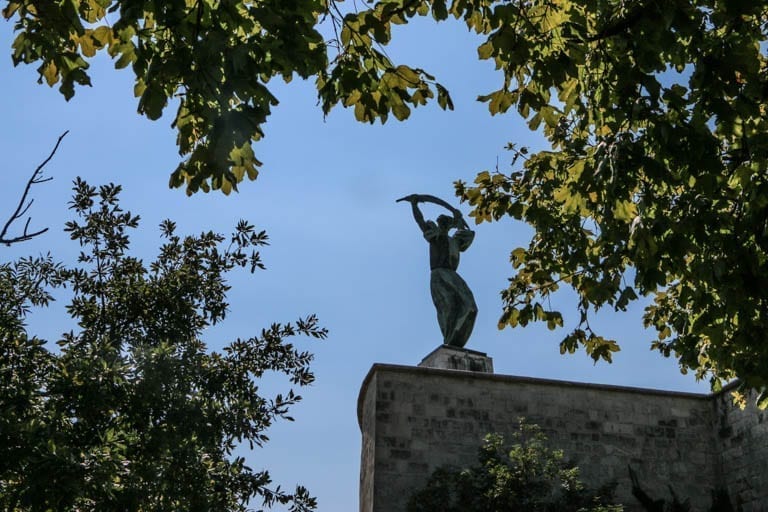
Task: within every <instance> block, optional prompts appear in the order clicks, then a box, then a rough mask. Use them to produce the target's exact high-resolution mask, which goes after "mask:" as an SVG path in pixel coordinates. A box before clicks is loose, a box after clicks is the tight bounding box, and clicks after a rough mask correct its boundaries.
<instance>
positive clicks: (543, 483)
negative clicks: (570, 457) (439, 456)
mask: <svg viewBox="0 0 768 512" xmlns="http://www.w3.org/2000/svg"><path fill="white" fill-rule="evenodd" d="M546 442H547V439H546V436H545V435H544V434H543V433H542V432H541V430H540V429H539V427H538V426H537V425H532V424H528V423H526V422H525V421H522V420H521V422H520V427H519V430H518V431H516V432H515V433H514V439H513V443H512V445H511V446H508V445H505V443H504V439H503V438H502V436H500V435H498V434H490V435H488V436H486V438H485V442H484V444H483V446H482V447H481V448H480V450H479V454H478V464H477V465H476V466H472V467H470V468H466V469H455V468H449V467H445V468H439V469H437V470H436V471H435V472H434V473H433V474H432V475H431V476H430V478H429V481H428V482H427V485H426V486H425V487H424V488H423V489H421V490H419V491H418V492H416V493H415V494H414V495H413V496H412V497H411V499H410V501H409V503H408V512H514V511H518V510H525V511H526V512H620V511H622V510H623V507H622V506H620V505H614V504H612V501H613V500H612V493H613V486H612V485H607V486H605V487H603V488H601V489H599V490H591V489H588V488H586V487H585V486H584V484H583V483H582V482H581V480H580V479H579V469H578V468H577V467H573V466H570V465H568V464H567V463H566V462H565V460H564V455H563V452H562V451H561V450H552V449H550V448H548V447H547V444H546Z"/></svg>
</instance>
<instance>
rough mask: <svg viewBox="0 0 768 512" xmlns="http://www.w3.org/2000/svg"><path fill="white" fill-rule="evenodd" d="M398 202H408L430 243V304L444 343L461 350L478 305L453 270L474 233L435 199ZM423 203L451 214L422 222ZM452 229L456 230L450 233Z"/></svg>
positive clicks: (417, 197)
mask: <svg viewBox="0 0 768 512" xmlns="http://www.w3.org/2000/svg"><path fill="white" fill-rule="evenodd" d="M399 201H409V202H410V203H411V207H412V210H413V217H414V219H416V223H417V224H418V225H419V227H420V228H421V231H422V233H423V234H424V238H425V239H426V240H427V242H429V266H430V269H431V276H430V290H431V292H432V302H433V303H434V304H435V308H436V309H437V322H438V324H439V325H440V331H441V332H442V333H443V343H444V344H446V345H451V346H454V347H463V346H464V345H465V344H466V343H467V340H468V339H469V336H470V334H472V328H473V327H474V325H475V318H476V317H477V305H476V304H475V298H474V296H473V295H472V291H471V290H470V289H469V286H467V283H466V282H464V280H463V279H462V278H461V276H459V274H458V273H457V272H456V270H457V269H458V267H459V254H460V253H461V252H463V251H465V250H467V248H469V246H470V245H471V244H472V241H473V240H474V238H475V233H474V232H473V231H472V230H470V229H469V226H467V223H466V222H465V221H464V219H463V217H462V216H461V212H459V210H457V209H456V208H453V207H451V206H450V205H449V204H448V203H446V202H445V201H442V200H440V199H438V198H435V197H433V196H426V195H416V194H413V195H410V196H406V197H404V198H402V199H400V200H399ZM422 201H430V202H434V203H437V204H440V205H442V206H445V207H446V208H448V209H449V210H451V211H452V212H453V214H454V215H453V217H449V216H447V215H440V216H439V217H438V218H437V222H434V221H425V220H424V217H423V215H422V213H421V211H420V210H419V207H418V203H419V202H422ZM454 228H455V229H456V231H455V233H453V234H451V233H450V231H451V230H452V229H454Z"/></svg>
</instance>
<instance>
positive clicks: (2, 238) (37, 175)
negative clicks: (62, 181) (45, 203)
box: [0, 130, 69, 245]
mask: <svg viewBox="0 0 768 512" xmlns="http://www.w3.org/2000/svg"><path fill="white" fill-rule="evenodd" d="M68 133H69V130H67V131H65V132H64V133H62V134H61V135H59V139H58V140H57V141H56V145H55V146H54V147H53V150H52V151H51V154H49V155H48V158H46V159H45V160H43V163H41V164H40V165H38V166H37V168H36V169H35V172H33V173H32V176H30V178H29V180H28V181H27V186H26V187H25V188H24V193H23V194H22V195H21V199H20V200H19V204H18V206H16V210H14V212H13V214H11V216H10V217H9V218H8V221H7V222H6V223H5V225H4V226H3V230H2V231H0V243H4V244H5V245H11V244H15V243H18V242H24V241H26V240H30V239H32V238H34V237H36V236H38V235H42V234H43V233H45V232H46V231H48V228H44V229H41V230H39V231H34V232H32V233H30V232H29V222H30V221H31V220H32V217H28V218H27V221H26V222H25V223H24V231H23V232H22V234H21V235H19V236H15V237H11V238H7V235H8V229H9V228H10V227H11V225H12V224H13V223H14V222H16V221H17V220H19V219H21V218H22V217H23V216H24V214H26V213H27V210H29V207H30V206H32V203H34V202H35V200H34V199H30V200H29V201H27V196H28V195H29V190H30V189H31V188H32V185H37V184H38V183H45V182H46V181H51V180H52V179H53V178H43V168H44V167H45V166H46V164H48V162H50V161H51V158H53V155H55V154H56V150H57V149H59V144H61V141H62V139H63V138H64V137H65V136H66V135H67V134H68Z"/></svg>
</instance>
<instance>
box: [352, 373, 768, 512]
mask: <svg viewBox="0 0 768 512" xmlns="http://www.w3.org/2000/svg"><path fill="white" fill-rule="evenodd" d="M720 414H721V412H720V410H719V409H717V408H716V407H715V406H714V405H713V400H712V398H711V397H709V396H707V395H697V394H688V393H674V392H663V391H655V390H646V389H635V388H626V387H617V386H602V385H591V384H581V383H573V382H563V381H553V380H543V379H530V378H521V377H512V376H503V375H493V374H487V373H477V372H466V371H456V370H444V369H436V368H422V367H409V366H395V365H383V364H376V365H374V366H373V368H371V371H370V372H369V374H368V376H367V377H366V379H365V381H364V383H363V387H362V389H361V393H360V398H359V401H358V419H359V422H360V427H361V431H362V434H363V450H362V458H361V482H360V510H361V512H402V511H404V510H405V506H406V503H407V500H408V497H409V496H410V495H411V494H412V493H413V492H414V491H415V490H416V489H419V488H421V487H422V486H423V485H424V484H425V483H426V481H427V478H428V477H429V475H430V474H431V473H432V471H434V470H435V469H436V468H437V467H439V466H441V465H446V464H452V465H457V466H466V465H469V464H473V463H474V462H475V461H476V456H477V449H478V447H479V446H480V444H481V443H482V439H483V437H484V436H485V435H486V434H488V433H490V432H498V433H501V434H503V435H505V437H506V438H507V439H511V433H512V432H513V431H514V430H515V429H516V426H517V424H518V419H519V418H520V417H525V418H526V419H527V420H528V421H530V422H532V423H536V424H538V425H539V426H540V427H542V429H543V430H544V432H545V434H546V435H547V436H548V438H549V439H550V442H551V443H552V446H553V447H556V448H560V449H563V450H564V451H565V454H566V457H567V458H570V459H573V460H574V461H575V462H577V463H578V464H579V466H580V468H581V469H582V477H583V479H584V481H586V482H589V483H590V485H592V486H598V485H600V484H602V483H606V482H608V481H616V482H617V483H618V487H617V498H618V499H619V500H620V501H621V502H623V503H624V504H626V505H627V510H628V511H633V510H637V508H636V506H635V505H634V503H635V500H634V498H632V497H631V484H630V480H629V474H628V470H627V466H628V465H630V466H631V467H632V468H633V469H634V470H635V472H636V473H637V475H638V477H639V479H640V482H641V483H642V485H643V487H644V488H645V489H646V490H649V491H653V492H654V493H655V494H656V497H660V496H662V495H664V496H666V497H668V494H667V492H666V490H667V485H668V484H672V485H673V487H674V489H675V491H676V492H677V493H678V494H679V495H681V496H690V497H691V500H692V505H693V506H694V508H695V509H704V508H705V507H707V506H708V505H709V496H708V494H706V493H702V490H706V489H709V488H712V487H714V486H715V485H716V483H717V482H716V477H717V476H718V475H719V473H718V471H719V469H718V468H720V467H721V465H722V461H723V458H722V456H721V454H720V450H719V445H718V443H719V442H720V440H721V438H720V437H719V435H720V434H719V433H718V432H719V431H718V430H717V429H716V428H715V427H716V425H718V422H719V421H720ZM727 414H728V415H729V416H728V417H729V418H733V419H734V421H735V419H736V417H737V416H739V414H738V413H737V412H736V411H731V410H729V411H728V413H727ZM728 421H731V420H730V419H729V420H728ZM743 423H744V427H743V429H745V430H744V431H745V432H746V431H749V432H753V433H759V432H763V431H762V430H760V429H757V428H756V427H755V425H763V426H764V425H765V423H757V424H755V425H753V423H754V419H753V418H752V417H751V416H749V419H747V416H745V419H744V420H743ZM739 428H741V427H739ZM760 428H763V427H760ZM736 430H737V429H736V427H734V432H736ZM758 431H759V432H758ZM734 435H736V434H734ZM755 435H757V434H753V435H752V437H749V436H747V435H745V436H743V438H742V439H743V440H742V441H740V442H738V443H737V442H736V441H735V440H734V441H732V442H733V443H735V444H738V445H739V447H740V448H739V449H742V450H744V449H746V448H744V447H746V446H752V445H750V444H749V443H751V442H753V441H755V440H756V437H755ZM759 435H763V434H759ZM749 439H752V441H749ZM760 439H763V440H764V439H765V438H764V437H763V438H760ZM757 442H760V441H759V440H757ZM734 446H735V445H734ZM736 449H737V448H736V447H734V450H736ZM734 454H735V452H734ZM728 460H740V459H738V457H735V456H733V457H730V458H729V459H728ZM766 460H768V459H766V457H763V458H762V459H760V460H759V461H758V460H757V459H756V460H755V461H754V464H752V465H751V466H749V467H748V468H745V469H743V471H744V475H745V476H744V478H745V479H746V481H747V482H749V478H751V477H750V476H749V475H752V473H753V472H757V471H758V470H760V471H762V472H763V475H765V474H766V473H767V472H766V471H765V470H764V469H765V466H764V464H765V461H766ZM761 464H763V465H762V466H761ZM760 468H763V469H760ZM742 481H744V480H739V482H742ZM733 485H734V486H736V485H741V484H738V483H737V482H736V481H734V484H733ZM749 485H752V486H753V487H754V485H753V483H749ZM759 510H760V509H759V508H755V509H753V510H749V509H745V512H757V511H759Z"/></svg>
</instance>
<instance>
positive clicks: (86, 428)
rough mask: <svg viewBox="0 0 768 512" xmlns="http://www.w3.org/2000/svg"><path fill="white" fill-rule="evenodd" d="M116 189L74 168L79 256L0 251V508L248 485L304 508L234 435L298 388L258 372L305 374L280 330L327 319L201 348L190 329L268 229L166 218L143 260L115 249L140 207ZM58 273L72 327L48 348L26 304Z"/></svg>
mask: <svg viewBox="0 0 768 512" xmlns="http://www.w3.org/2000/svg"><path fill="white" fill-rule="evenodd" d="M119 191H120V187H118V186H114V185H108V186H103V187H100V188H99V189H98V190H96V189H95V188H94V187H91V186H89V185H87V184H86V183H84V182H82V181H79V180H78V182H77V183H76V186H75V196H74V200H73V201H72V208H73V209H74V210H75V212H76V213H77V215H78V217H79V219H78V220H76V221H71V222H68V223H67V225H66V231H68V232H69V233H70V235H71V237H72V239H73V240H74V241H76V242H77V243H79V244H80V246H81V247H82V248H83V251H82V252H81V254H80V257H79V266H77V267H67V266H64V265H61V264H58V263H55V262H54V261H53V259H52V258H51V256H44V257H40V258H24V259H20V260H17V261H15V262H12V263H6V264H3V265H0V509H2V510H8V511H19V512H22V511H37V510H60V511H76V510H100V511H101V510H105V511H125V510H136V511H194V510H206V511H207V510H221V511H244V510H250V508H249V505H248V503H249V501H253V500H254V499H255V500H257V501H262V502H263V503H264V505H265V506H270V505H272V504H275V503H283V504H288V505H289V506H290V510H292V511H294V512H298V511H308V510H313V509H314V507H315V499H314V498H312V497H311V496H310V495H309V494H308V492H307V491H306V489H304V488H303V487H300V486H299V487H297V488H296V490H295V491H294V492H286V491H284V490H281V489H280V487H279V486H278V487H272V486H271V485H270V476H269V473H268V472H267V471H265V470H259V471H256V470H253V469H251V468H249V467H248V466H246V465H245V461H244V459H243V458H242V457H238V456H235V455H234V454H233V451H234V449H235V447H236V446H237V445H239V444H240V443H245V444H246V445H250V447H251V448H253V446H254V445H261V444H262V443H264V442H265V441H267V436H266V435H265V430H266V429H267V428H268V427H269V426H270V425H271V424H272V423H273V422H274V421H275V420H277V419H279V418H287V419H290V418H289V416H288V415H287V414H288V408H289V407H290V406H291V405H292V404H294V403H296V402H297V401H298V400H300V397H299V396H298V395H296V394H295V392H294V391H293V390H290V391H288V392H287V394H284V395H280V394H278V395H276V396H274V397H271V398H270V397H265V396H262V395H261V394H260V393H259V386H258V379H259V378H260V377H261V376H262V375H264V374H265V373H267V372H275V373H278V374H284V375H285V376H286V377H287V378H288V379H289V380H290V382H291V383H292V384H294V385H299V386H304V385H307V384H309V383H311V382H312V381H313V379H314V377H313V374H312V372H311V371H310V368H309V364H310V362H311V360H312V356H311V354H309V353H307V352H300V351H298V350H296V349H295V348H294V347H293V346H292V345H291V344H290V343H287V342H286V341H285V339H286V338H289V337H292V336H294V335H298V334H303V335H309V336H312V337H315V338H324V337H325V335H326V331H325V330H324V329H321V328H319V327H318V326H317V321H316V319H315V318H314V317H309V318H307V319H304V320H299V321H298V322H296V323H295V324H285V325H280V324H274V325H272V326H271V327H269V328H268V329H265V330H263V331H262V332H261V334H260V335H259V336H254V337H251V338H248V339H237V340H235V341H234V342H232V343H230V344H228V345H226V346H225V347H224V349H223V351H221V352H215V351H211V350H209V349H207V347H206V345H205V343H204V342H203V341H201V339H200V336H201V333H202V331H203V329H205V328H206V327H207V326H209V325H212V324H215V323H217V322H219V321H221V320H223V319H224V317H225V314H226V311H227V302H226V292H227V290H228V289H229V286H228V285H227V282H226V279H225V278H226V275H227V274H228V273H229V272H231V271H233V270H235V269H236V268H239V267H248V268H249V269H250V270H251V271H253V270H255V269H256V268H260V267H261V266H262V264H261V261H260V259H259V254H258V253H257V252H255V251H253V249H252V247H254V246H260V245H263V244H265V243H266V235H265V234H264V233H263V232H256V231H255V230H254V228H253V226H251V225H249V224H248V223H246V222H244V221H241V222H240V224H238V226H237V230H236V231H235V233H234V234H233V235H232V237H231V239H229V240H227V241H226V242H227V243H226V244H224V242H225V238H224V237H223V236H221V235H219V234H217V233H213V232H207V233H202V234H201V235H199V236H187V237H180V236H178V235H177V234H175V231H174V230H175V226H174V223H173V222H171V221H165V222H164V223H163V224H162V225H161V231H162V234H163V237H164V238H165V239H166V241H165V243H164V244H163V246H162V247H161V249H160V253H159V256H158V257H157V259H156V260H155V261H153V262H152V263H150V264H149V266H145V265H144V264H143V262H142V261H141V260H138V259H136V258H134V257H131V256H129V255H128V253H127V250H128V246H129V237H128V231H129V230H130V229H131V228H135V227H136V226H137V224H138V220H139V219H138V217H136V216H134V215H132V214H131V213H130V212H125V211H123V210H122V209H121V208H120V206H119V203H118V193H119ZM249 248H250V249H249ZM249 250H250V251H251V252H250V254H249V253H248V251H249ZM57 287H66V288H68V289H69V290H70V291H71V294H72V298H71V301H70V302H69V305H68V306H67V311H68V313H69V314H70V315H72V317H73V318H75V319H76V320H77V321H78V329H77V332H69V333H64V334H63V335H62V337H61V339H59V340H58V341H57V342H56V343H57V345H58V346H59V349H58V350H51V349H49V348H48V347H47V346H46V341H44V340H41V339H38V338H36V337H34V336H32V335H30V334H28V333H27V330H26V328H25V325H24V319H25V315H26V313H27V312H28V311H29V309H30V308H31V307H34V306H47V305H48V304H49V302H50V301H51V300H52V296H51V289H52V288H57Z"/></svg>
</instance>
